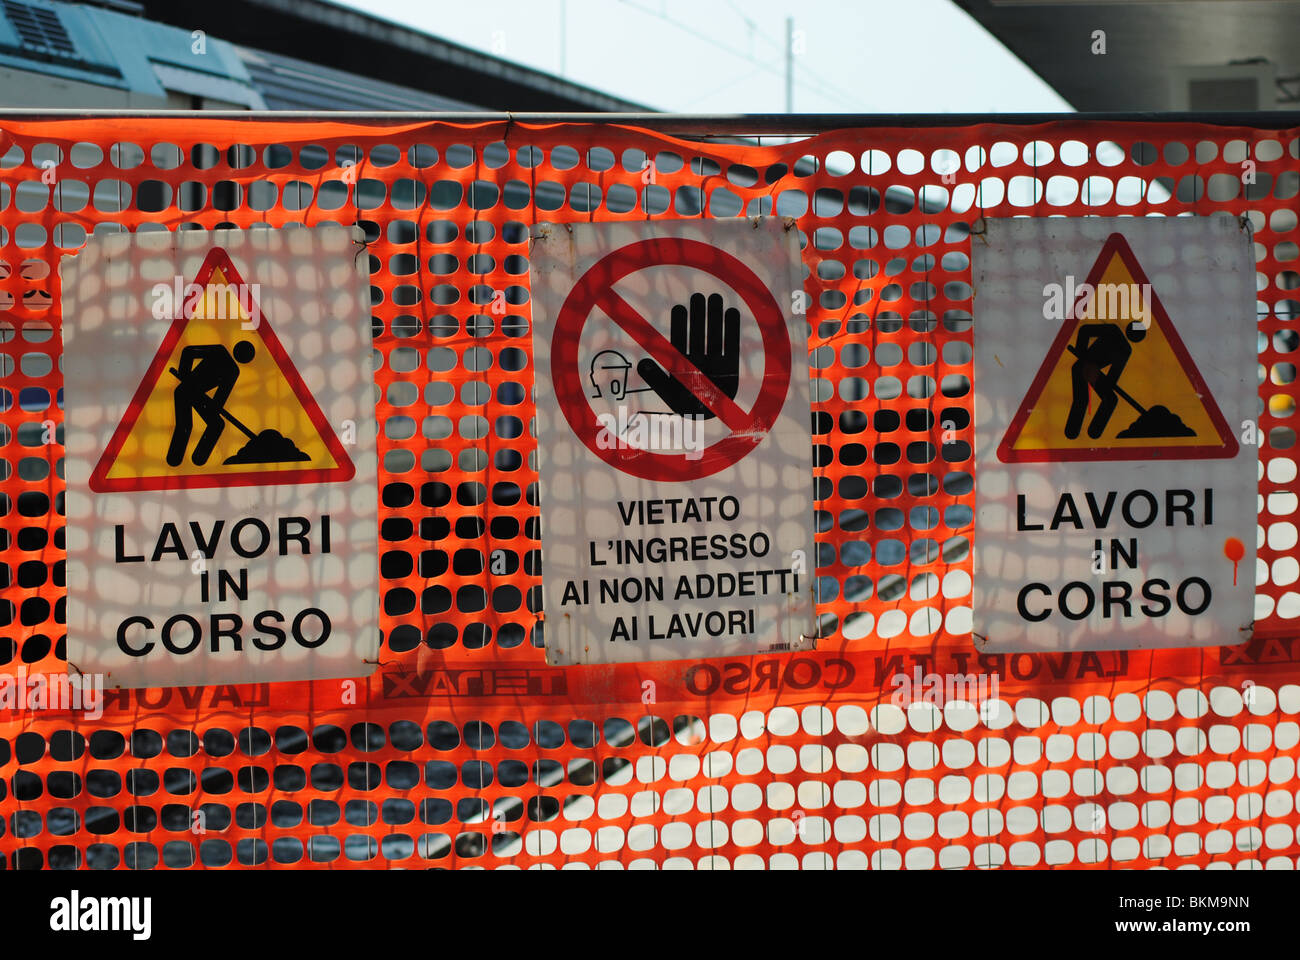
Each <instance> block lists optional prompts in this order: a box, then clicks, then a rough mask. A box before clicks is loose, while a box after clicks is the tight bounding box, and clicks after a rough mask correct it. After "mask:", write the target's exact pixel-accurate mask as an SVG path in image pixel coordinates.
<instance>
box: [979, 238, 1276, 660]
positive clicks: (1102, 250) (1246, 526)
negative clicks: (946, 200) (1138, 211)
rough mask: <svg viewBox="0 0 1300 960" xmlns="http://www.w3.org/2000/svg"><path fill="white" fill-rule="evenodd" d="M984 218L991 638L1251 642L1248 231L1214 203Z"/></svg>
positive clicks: (987, 633)
mask: <svg viewBox="0 0 1300 960" xmlns="http://www.w3.org/2000/svg"><path fill="white" fill-rule="evenodd" d="M983 223H984V232H983V233H982V234H981V233H980V232H979V231H978V230H977V232H976V235H975V236H974V237H973V238H972V244H971V246H972V250H973V263H972V269H973V273H974V279H975V312H974V341H975V364H974V366H975V370H974V373H975V444H976V450H977V454H976V474H975V478H976V521H975V522H976V535H975V557H974V566H975V584H974V598H975V599H974V604H975V605H974V610H973V626H974V633H975V640H976V644H977V646H979V647H981V648H982V649H987V650H990V651H1047V650H1112V649H1139V648H1154V647H1187V646H1205V645H1210V644H1236V643H1241V642H1243V641H1245V640H1248V639H1249V638H1250V636H1251V630H1252V623H1253V620H1254V608H1255V543H1256V530H1257V526H1256V488H1257V480H1258V474H1257V471H1258V463H1257V459H1258V458H1257V443H1258V428H1257V424H1256V419H1255V418H1256V417H1257V415H1258V411H1259V393H1258V383H1257V379H1256V376H1257V374H1256V371H1257V369H1258V364H1257V359H1256V345H1255V340H1256V317H1255V266H1254V253H1253V251H1254V248H1253V244H1252V243H1251V240H1250V237H1249V235H1248V233H1246V232H1244V231H1243V230H1242V229H1241V228H1240V227H1239V225H1238V223H1237V222H1236V221H1235V220H1233V219H1231V218H1222V219H1221V218H1219V217H1214V218H1201V217H1178V218H1133V217H1125V218H1099V217H1087V218H1081V219H1066V218H1048V219H1034V218H1015V219H987V220H985V221H983Z"/></svg>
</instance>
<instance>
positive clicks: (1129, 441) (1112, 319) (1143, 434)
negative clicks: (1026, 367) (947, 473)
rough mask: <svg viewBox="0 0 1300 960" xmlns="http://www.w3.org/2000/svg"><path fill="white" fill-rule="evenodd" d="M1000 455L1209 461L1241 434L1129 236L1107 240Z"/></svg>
mask: <svg viewBox="0 0 1300 960" xmlns="http://www.w3.org/2000/svg"><path fill="white" fill-rule="evenodd" d="M1079 289H1080V293H1079V296H1078V297H1077V298H1076V299H1075V301H1074V303H1073V304H1071V307H1070V311H1069V314H1068V315H1067V317H1066V320H1065V322H1064V323H1063V324H1062V326H1061V330H1060V332H1059V333H1058V334H1057V336H1056V339H1055V340H1054V341H1053V342H1052V345H1051V347H1050V348H1049V349H1048V351H1047V357H1046V359H1045V360H1044V361H1043V365H1042V366H1041V367H1040V368H1039V371H1038V374H1037V376H1036V377H1035V378H1034V380H1033V382H1032V384H1031V385H1030V387H1029V390H1028V392H1027V393H1026V394H1025V399H1024V401H1023V402H1022V403H1021V405H1020V409H1019V410H1018V411H1017V412H1016V415H1015V417H1013V418H1012V421H1011V426H1010V427H1009V428H1008V429H1007V432H1006V435H1005V436H1004V437H1003V438H1002V443H1001V444H999V446H998V459H999V460H1001V461H1002V462H1004V463H1018V462H1038V461H1048V462H1050V461H1066V460H1146V459H1157V458H1158V459H1164V460H1194V459H1195V460H1199V459H1209V458H1218V457H1233V456H1236V454H1237V438H1236V437H1235V436H1234V435H1233V434H1232V432H1231V431H1230V430H1229V429H1228V425H1227V423H1226V422H1225V421H1224V419H1223V414H1222V413H1221V412H1220V411H1219V407H1218V404H1217V403H1215V400H1214V397H1213V396H1211V395H1210V391H1209V389H1208V388H1207V387H1206V386H1205V381H1204V380H1202V379H1201V374H1200V372H1199V371H1198V370H1197V369H1196V364H1195V363H1194V362H1193V361H1192V358H1191V356H1190V355H1189V354H1188V353H1187V348H1186V347H1185V346H1184V345H1183V342H1182V340H1181V339H1180V338H1179V336H1178V331H1177V330H1175V329H1174V325H1173V323H1172V321H1171V320H1170V319H1169V316H1168V314H1167V313H1166V312H1165V309H1164V307H1163V305H1162V304H1161V303H1160V298H1159V297H1158V296H1156V293H1155V290H1154V289H1153V288H1152V286H1151V283H1150V281H1149V280H1148V279H1147V277H1146V274H1145V273H1144V272H1143V270H1142V268H1141V267H1140V266H1139V265H1138V262H1137V259H1136V257H1134V255H1133V251H1132V249H1130V247H1129V245H1128V242H1127V241H1126V240H1125V239H1124V237H1123V235H1122V234H1119V233H1113V234H1111V235H1110V237H1109V238H1108V239H1107V240H1106V243H1105V245H1104V246H1103V247H1102V250H1101V254H1100V255H1099V256H1098V257H1097V261H1096V263H1095V264H1094V265H1093V268H1092V270H1091V272H1090V273H1089V276H1088V280H1087V282H1086V283H1085V284H1084V285H1083V286H1082V287H1080V288H1079Z"/></svg>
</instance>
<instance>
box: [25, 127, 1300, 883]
mask: <svg viewBox="0 0 1300 960" xmlns="http://www.w3.org/2000/svg"><path fill="white" fill-rule="evenodd" d="M753 132H754V133H755V134H762V133H763V131H761V130H755V131H753ZM1297 134H1298V131H1297V130H1294V129H1291V130H1267V129H1254V128H1246V127H1241V128H1230V127H1223V126H1209V125H1198V124H1191V123H1184V122H1177V123H1174V122H1170V123H1121V122H1092V121H1087V120H1082V119H1079V120H1062V121H1059V122H1053V123H1047V124H1042V125H1013V124H1006V125H999V124H983V125H978V126H966V127H949V128H924V129H922V128H906V129H905V128H880V127H872V128H865V129H846V130H840V131H835V132H830V133H825V134H822V135H819V136H816V137H812V138H809V139H804V140H800V141H797V142H791V143H780V144H778V145H775V146H773V145H761V144H760V145H755V144H754V143H752V142H747V143H720V142H705V143H701V142H694V141H688V140H683V139H677V138H673V137H670V136H666V135H663V134H660V133H656V132H653V131H649V130H641V129H633V128H628V127H620V126H613V125H607V124H600V123H590V124H565V125H555V126H530V125H523V124H518V123H510V124H507V123H504V122H503V123H488V124H482V125H472V126H461V125H456V124H451V123H425V122H421V123H394V122H391V121H387V122H379V121H376V122H375V123H372V124H360V123H342V122H330V121H292V122H286V121H283V120H278V121H277V120H269V119H266V120H263V119H256V118H250V119H247V120H223V119H219V120H214V119H209V118H204V117H196V118H194V119H159V118H138V119H122V118H117V119H110V118H101V119H79V120H58V121H54V120H44V121H42V120H17V121H0V340H2V341H3V342H0V363H3V367H0V373H2V374H3V380H2V384H3V390H2V391H0V411H2V412H0V431H2V433H0V457H3V459H2V460H0V463H2V464H3V468H2V469H3V474H0V477H2V479H0V491H2V496H3V500H2V504H0V507H2V510H3V515H4V518H5V519H4V523H3V529H2V530H0V551H2V555H0V561H2V563H3V568H2V569H3V575H4V578H5V579H4V581H3V588H4V594H3V598H4V602H3V615H4V620H3V625H4V629H3V637H0V672H2V673H7V674H11V675H13V674H18V673H19V672H21V671H25V672H26V673H27V674H29V675H30V674H34V673H41V672H43V673H59V672H63V671H64V670H65V643H64V627H63V623H64V616H63V605H64V574H63V566H64V564H63V557H64V529H63V521H62V508H63V481H62V479H61V477H62V447H61V443H62V415H61V399H62V398H61V386H62V379H61V373H60V364H59V359H60V323H61V318H60V314H59V303H60V291H59V281H58V273H57V264H58V259H59V257H60V256H61V255H65V254H70V253H74V252H75V251H76V250H77V248H78V247H79V246H80V245H81V244H82V243H83V242H84V240H85V237H86V236H87V235H88V234H89V233H92V232H102V231H121V230H178V229H184V228H186V227H201V228H206V229H213V228H217V227H225V226H237V227H243V228H256V227H258V226H268V225H269V226H271V227H280V226H284V225H286V224H293V223H306V224H310V225H315V224H320V223H325V222H330V221H333V222H340V223H360V224H361V225H362V226H363V227H364V228H365V230H366V233H367V238H368V240H369V253H370V260H371V267H372V277H371V283H372V284H373V286H372V291H373V296H372V300H373V317H374V319H373V331H374V349H375V352H376V355H377V364H376V365H377V366H378V368H379V369H378V372H377V374H376V391H375V397H376V403H377V415H378V420H379V424H380V451H379V454H380V467H381V470H380V488H379V490H378V491H377V496H378V497H379V502H380V531H379V533H380V550H381V556H380V563H381V578H382V583H381V597H382V600H381V602H382V622H381V627H382V630H383V635H384V642H383V647H382V650H381V653H380V657H379V660H380V664H379V665H378V666H377V668H376V672H375V673H374V675H373V676H371V677H370V678H368V679H365V680H360V681H356V682H355V683H349V682H340V681H319V682H312V683H295V684H277V685H262V686H249V687H243V686H240V687H216V688H186V687H180V688H171V689H155V690H139V691H122V692H117V693H111V692H110V694H109V696H108V700H107V704H106V712H105V713H104V716H103V717H102V718H101V719H100V720H97V721H94V722H88V721H86V720H84V719H82V718H81V717H80V715H74V714H72V713H66V712H65V713H59V712H54V711H41V710H35V711H33V710H12V711H5V712H3V713H0V856H2V858H3V864H4V865H5V866H7V867H18V868H28V867H41V866H47V867H75V866H83V867H90V868H99V869H108V868H119V869H142V868H149V867H160V868H162V867H172V868H175V867H196V866H209V867H223V866H232V867H235V866H260V867H270V868H280V867H288V866H296V867H328V868H339V867H371V868H374V867H412V866H416V867H425V866H433V867H487V868H497V867H504V866H515V867H538V866H542V867H578V868H582V867H598V868H620V867H628V868H634V867H687V868H691V867H695V868H706V869H707V868H727V867H732V868H748V867H760V868H762V867H767V868H782V867H803V868H828V867H840V868H854V867H857V868H864V867H870V868H897V867H907V868H927V867H936V866H938V867H966V866H977V867H983V866H1050V865H1070V866H1097V867H1117V866H1132V867H1150V866H1156V865H1161V866H1183V865H1197V866H1207V865H1213V866H1221V867H1229V866H1237V867H1246V866H1253V867H1285V868H1293V867H1295V866H1296V858H1297V856H1300V840H1298V839H1297V830H1298V828H1300V809H1298V805H1300V782H1297V779H1296V757H1297V751H1298V745H1300V725H1298V724H1297V716H1296V715H1297V713H1300V651H1297V650H1296V649H1295V647H1296V630H1295V629H1294V627H1293V625H1292V623H1293V620H1292V619H1291V618H1294V617H1295V616H1296V613H1297V612H1298V611H1300V595H1298V594H1297V593H1296V588H1295V583H1296V581H1297V579H1300V563H1297V552H1296V541H1297V529H1296V525H1295V523H1296V510H1297V492H1300V481H1297V470H1296V459H1295V437H1296V434H1295V429H1294V425H1293V422H1292V420H1291V418H1292V417H1293V416H1294V414H1295V395H1296V390H1295V372H1296V367H1295V359H1294V358H1295V350H1296V348H1297V346H1298V345H1300V333H1298V332H1297V329H1296V326H1297V320H1298V316H1297V315H1298V313H1300V296H1297V294H1296V293H1295V292H1294V291H1295V290H1296V289H1297V288H1300V273H1297V272H1296V265H1297V256H1298V253H1300V247H1298V246H1297V240H1298V239H1300V233H1297V208H1298V201H1297V195H1298V194H1300V139H1298V138H1297ZM1219 211H1226V212H1228V213H1231V214H1233V215H1237V216H1244V217H1248V218H1249V220H1250V225H1251V227H1252V229H1253V231H1254V238H1255V249H1256V255H1257V257H1256V259H1257V270H1258V344H1259V361H1260V367H1259V370H1260V423H1259V425H1260V433H1261V441H1262V442H1261V445H1260V447H1259V454H1260V478H1261V479H1260V485H1259V491H1258V495H1259V504H1260V508H1259V509H1260V532H1259V544H1260V545H1259V561H1258V565H1257V579H1258V584H1259V586H1258V601H1257V615H1258V619H1257V624H1256V628H1257V629H1256V637H1255V639H1254V640H1253V641H1252V642H1251V643H1250V644H1248V645H1245V646H1229V645H1227V644H1230V643H1231V641H1232V640H1233V639H1234V638H1231V637H1225V638H1224V643H1225V646H1223V647H1209V648H1201V649H1185V650H1167V651H1157V652H1154V653H1153V652H1127V653H1126V652H1115V653H1111V652H1105V653H1074V654H1059V655H1029V654H1019V655H1006V656H993V655H986V654H980V653H977V652H976V650H975V649H974V647H973V645H972V640H971V635H970V603H971V564H970V545H971V538H972V536H974V535H975V534H974V530H973V525H972V524H973V506H974V495H973V483H974V478H973V476H972V472H971V447H970V444H971V442H972V431H971V409H972V389H971V380H970V377H971V355H972V349H971V344H972V340H971V325H972V319H971V311H972V289H971V285H970V280H971V274H970V230H971V224H972V223H973V222H974V220H975V219H976V218H978V217H979V216H981V215H992V216H1011V215H1029V216H1048V215H1066V216H1082V215H1091V214H1097V215H1107V216H1114V215H1135V216H1143V215H1170V216H1172V215H1208V214H1211V213H1215V212H1219ZM773 213H775V214H777V215H784V216H791V217H794V218H795V219H796V221H797V224H798V227H799V229H800V231H801V233H802V240H803V244H804V246H803V257H804V263H805V265H806V268H807V274H806V280H805V292H806V293H807V295H808V319H809V322H810V339H809V355H810V361H811V365H812V375H813V378H814V379H813V390H814V406H813V430H814V451H813V464H814V466H813V471H814V474H815V478H816V479H815V493H816V497H817V502H816V505H815V506H816V523H817V539H818V558H817V573H818V577H819V586H820V590H821V598H822V600H821V604H820V607H819V614H820V616H821V621H822V631H821V632H822V636H823V640H822V641H821V643H820V648H819V649H818V650H817V651H815V652H802V653H795V654H785V655H771V656H759V657H754V658H744V659H737V660H734V661H701V662H694V661H678V662H668V663H655V664H644V665H620V666H614V667H566V668H553V667H548V666H547V665H546V663H545V659H544V656H543V650H542V649H541V633H540V631H541V630H542V619H541V617H540V611H538V610H537V606H538V597H539V593H540V591H539V586H538V585H539V582H540V580H539V576H540V562H541V557H540V552H539V546H540V540H539V535H538V514H537V502H538V497H539V491H538V484H537V474H536V469H535V468H536V463H535V456H534V454H535V441H534V440H533V439H532V436H531V434H530V430H529V421H530V418H531V416H532V412H533V411H532V408H531V398H530V393H529V387H530V385H531V382H532V373H531V369H530V363H531V355H532V346H531V332H532V331H531V329H530V309H529V284H528V226H529V225H530V224H531V223H533V222H537V221H588V220H618V219H645V218H649V219H655V218H678V217H733V216H737V215H741V214H773ZM503 304H504V309H503V308H502V305H503ZM494 305H495V306H494ZM945 431H949V432H950V433H949V435H948V437H947V440H948V441H949V442H946V443H945V442H942V440H943V436H942V435H943V433H944V432H945ZM951 431H955V434H953V433H951ZM541 495H544V491H543V492H542V494H541ZM1243 495H1244V493H1243ZM918 666H919V667H921V668H922V670H923V672H939V673H962V674H986V675H988V674H994V673H996V674H997V676H998V678H999V680H1000V699H999V700H998V701H997V702H996V703H995V704H994V705H993V706H992V708H991V709H986V710H985V711H983V712H981V711H979V710H977V709H976V707H975V706H973V705H971V704H970V703H966V702H954V703H949V704H948V705H947V706H946V707H938V706H935V705H932V704H924V703H921V704H914V705H912V706H911V707H908V708H906V709H902V708H900V707H898V706H895V705H894V704H893V703H891V702H890V694H891V692H892V691H893V689H894V686H893V685H892V683H891V679H892V678H893V677H894V676H895V675H896V674H899V673H902V672H907V673H909V674H910V673H911V672H912V671H913V670H914V669H915V668H916V667H918Z"/></svg>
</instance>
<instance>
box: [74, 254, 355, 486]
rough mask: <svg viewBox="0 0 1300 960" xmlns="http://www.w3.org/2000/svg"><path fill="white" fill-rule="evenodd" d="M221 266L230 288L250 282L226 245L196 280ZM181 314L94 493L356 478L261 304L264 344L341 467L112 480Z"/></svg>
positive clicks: (103, 459) (181, 326)
mask: <svg viewBox="0 0 1300 960" xmlns="http://www.w3.org/2000/svg"><path fill="white" fill-rule="evenodd" d="M218 268H219V269H220V270H221V271H222V273H224V274H225V276H226V282H227V283H228V284H235V283H241V284H242V283H243V282H244V278H243V277H242V276H241V275H240V273H239V271H238V270H236V269H235V265H234V264H233V263H231V260H230V255H229V254H228V253H227V252H226V251H225V249H224V248H222V247H213V248H212V249H211V250H209V251H208V255H207V256H206V257H205V258H204V260H203V265H202V266H201V267H200V268H199V272H198V275H197V276H196V277H195V279H194V281H193V282H194V283H195V284H197V285H198V286H200V287H206V286H207V285H208V281H210V280H211V279H212V273H213V271H214V270H216V269H218ZM177 310H178V313H179V315H178V316H177V317H176V318H175V319H174V320H173V321H172V325H171V327H170V328H169V329H168V331H167V335H166V336H165V337H163V342H162V345H161V346H160V347H159V348H158V352H157V353H156V354H155V355H154V358H153V361H152V362H151V363H150V364H149V368H148V369H147V370H146V371H145V375H144V377H143V378H142V379H141V381H140V386H139V387H137V388H136V391H135V395H134V396H133V397H132V398H131V402H130V404H128V405H127V408H126V412H125V413H124V414H123V415H122V420H121V422H119V423H118V425H117V429H116V430H115V431H114V432H113V436H112V438H111V439H110V440H109V442H108V446H107V447H105V448H104V452H103V454H101V455H100V458H99V462H98V463H97V464H96V465H95V469H94V471H93V472H92V473H91V475H90V483H89V486H90V489H91V490H92V491H94V492H95V493H136V492H140V491H146V490H183V489H190V488H198V487H248V486H281V485H284V484H297V483H337V482H343V481H347V480H351V479H352V478H353V477H354V476H355V475H356V466H355V465H354V464H353V462H352V458H351V457H349V456H348V455H347V452H346V451H345V450H344V449H343V444H342V443H341V442H340V441H339V438H338V436H337V435H336V434H335V432H334V430H333V428H331V427H330V425H329V423H328V421H326V419H325V415H324V414H323V413H321V409H320V406H319V405H318V404H317V403H316V398H315V397H313V396H312V395H311V391H310V390H308V389H307V385H306V384H305V383H303V380H302V377H301V376H300V375H299V373H298V369H297V368H296V367H295V366H294V364H293V361H292V360H290V359H289V355H288V353H286V352H285V349H284V346H283V345H282V344H281V343H280V340H279V338H278V337H277V336H276V335H275V331H274V330H273V329H271V324H270V321H269V320H268V319H267V317H266V315H265V314H262V313H260V306H259V314H260V316H261V318H262V319H261V322H260V323H259V324H258V325H257V333H258V335H260V336H261V338H262V342H263V343H264V344H265V345H266V348H267V350H268V351H269V352H270V354H271V357H272V359H274V360H275V363H276V366H278V367H279V368H280V372H281V373H282V374H283V375H284V378H285V380H286V381H287V382H288V384H289V388H290V389H291V390H292V391H293V394H294V396H295V397H297V398H298V402H299V403H301V404H302V407H303V410H304V412H306V414H307V417H308V419H309V420H310V421H311V423H312V426H314V427H315V428H316V430H317V432H318V433H319V434H320V437H321V439H322V440H324V441H325V446H326V449H328V450H329V452H330V454H331V455H332V456H333V457H334V460H335V463H336V464H337V466H334V467H320V468H317V469H305V470H272V471H248V470H245V471H239V472H234V473H214V474H195V475H191V476H160V477H119V478H117V479H114V480H110V479H109V478H108V471H109V470H110V469H111V468H112V466H113V464H114V463H116V462H117V458H118V455H119V454H120V453H121V452H122V447H123V446H124V445H125V444H126V438H127V437H128V436H130V434H131V430H132V429H133V428H134V427H135V424H136V421H137V420H138V419H139V417H140V412H141V411H142V410H143V409H144V405H145V403H146V401H148V399H149V396H150V395H151V394H152V393H153V389H154V387H155V386H157V384H158V380H159V378H160V377H161V376H162V372H163V367H164V366H166V364H167V358H168V357H169V356H171V353H172V349H173V348H174V347H175V346H176V342H177V341H178V340H180V338H181V334H182V333H183V332H184V330H185V327H186V325H187V324H188V323H189V319H187V318H186V317H185V314H184V304H178V305H177Z"/></svg>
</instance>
